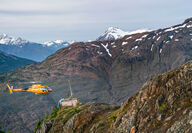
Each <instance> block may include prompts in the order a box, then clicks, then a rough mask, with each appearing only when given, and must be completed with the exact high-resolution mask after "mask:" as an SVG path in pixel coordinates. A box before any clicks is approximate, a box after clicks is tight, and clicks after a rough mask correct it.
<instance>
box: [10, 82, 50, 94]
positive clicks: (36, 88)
mask: <svg viewBox="0 0 192 133" xmlns="http://www.w3.org/2000/svg"><path fill="white" fill-rule="evenodd" d="M7 87H8V89H9V92H10V94H13V91H18V92H32V93H35V94H45V93H49V92H52V89H51V88H49V87H48V86H43V85H41V84H33V85H32V86H31V87H29V88H25V89H13V86H11V87H10V86H9V84H7Z"/></svg>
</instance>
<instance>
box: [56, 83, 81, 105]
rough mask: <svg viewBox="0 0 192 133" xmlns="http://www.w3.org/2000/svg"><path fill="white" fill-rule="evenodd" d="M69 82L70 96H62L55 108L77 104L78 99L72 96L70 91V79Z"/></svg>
mask: <svg viewBox="0 0 192 133" xmlns="http://www.w3.org/2000/svg"><path fill="white" fill-rule="evenodd" d="M68 82H69V87H70V92H71V96H70V97H69V98H65V99H64V98H62V99H60V100H59V102H58V105H57V108H60V107H63V108H65V107H74V106H77V104H79V101H78V100H77V98H72V97H73V92H72V88H71V84H70V81H68Z"/></svg>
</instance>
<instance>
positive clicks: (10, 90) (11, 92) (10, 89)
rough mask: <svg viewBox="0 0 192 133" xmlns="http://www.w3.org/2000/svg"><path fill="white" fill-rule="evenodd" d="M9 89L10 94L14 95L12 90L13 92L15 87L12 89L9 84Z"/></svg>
mask: <svg viewBox="0 0 192 133" xmlns="http://www.w3.org/2000/svg"><path fill="white" fill-rule="evenodd" d="M7 87H8V89H9V92H10V94H13V91H12V90H13V87H10V86H9V84H7Z"/></svg>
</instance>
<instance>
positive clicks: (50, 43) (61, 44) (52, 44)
mask: <svg viewBox="0 0 192 133" xmlns="http://www.w3.org/2000/svg"><path fill="white" fill-rule="evenodd" d="M43 45H44V46H47V47H67V46H69V45H71V44H70V43H69V42H67V41H64V40H55V41H48V42H44V43H43Z"/></svg>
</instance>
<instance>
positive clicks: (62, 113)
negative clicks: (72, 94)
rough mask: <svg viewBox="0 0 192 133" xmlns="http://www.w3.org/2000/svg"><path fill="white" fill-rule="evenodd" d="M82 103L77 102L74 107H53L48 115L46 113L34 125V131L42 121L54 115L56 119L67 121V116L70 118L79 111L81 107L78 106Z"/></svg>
mask: <svg viewBox="0 0 192 133" xmlns="http://www.w3.org/2000/svg"><path fill="white" fill-rule="evenodd" d="M82 105H84V104H83V103H80V104H78V105H77V106H76V107H65V108H59V109H57V107H56V106H55V107H53V112H52V113H51V114H50V115H46V116H45V117H44V118H43V119H40V118H39V120H38V122H37V124H36V125H35V129H34V132H36V131H37V130H38V129H40V128H41V125H42V124H43V122H45V121H47V120H51V119H53V118H55V117H56V120H60V119H63V120H64V121H63V122H64V123H65V122H67V120H68V119H69V118H71V117H72V116H73V115H74V114H76V113H78V112H80V111H81V110H82V108H81V109H80V108H79V107H80V106H82Z"/></svg>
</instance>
